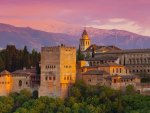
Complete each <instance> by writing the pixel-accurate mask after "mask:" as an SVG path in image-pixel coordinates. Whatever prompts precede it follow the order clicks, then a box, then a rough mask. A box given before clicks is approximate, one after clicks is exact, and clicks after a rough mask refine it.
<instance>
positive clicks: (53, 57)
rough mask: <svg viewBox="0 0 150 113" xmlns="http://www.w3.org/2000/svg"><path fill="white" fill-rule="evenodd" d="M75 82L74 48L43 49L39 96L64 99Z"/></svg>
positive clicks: (56, 47)
mask: <svg viewBox="0 0 150 113" xmlns="http://www.w3.org/2000/svg"><path fill="white" fill-rule="evenodd" d="M75 80H76V48H75V47H66V46H64V45H61V46H54V47H43V48H42V51H41V84H40V89H39V96H49V97H61V98H65V97H67V96H68V94H69V92H68V91H69V88H70V86H71V85H72V84H73V83H75Z"/></svg>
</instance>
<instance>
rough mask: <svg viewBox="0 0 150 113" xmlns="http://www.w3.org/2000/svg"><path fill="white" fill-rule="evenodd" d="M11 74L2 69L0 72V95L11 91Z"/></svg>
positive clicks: (5, 94)
mask: <svg viewBox="0 0 150 113" xmlns="http://www.w3.org/2000/svg"><path fill="white" fill-rule="evenodd" d="M12 84H13V79H12V75H11V74H10V73H9V72H8V71H7V70H4V71H2V72H1V73H0V96H7V95H9V93H10V92H11V91H12Z"/></svg>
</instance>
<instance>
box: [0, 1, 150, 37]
mask: <svg viewBox="0 0 150 113" xmlns="http://www.w3.org/2000/svg"><path fill="white" fill-rule="evenodd" d="M149 10H150V1H149V0H136V1H135V0H24V1H23V0H13V2H12V0H1V1H0V19H1V22H6V20H7V22H8V23H9V24H14V23H15V24H16V25H18V26H19V25H21V26H22V25H27V26H29V25H30V26H31V27H32V26H33V27H34V26H35V27H36V26H38V28H41V29H43V28H44V29H46V30H47V29H49V27H48V25H50V24H51V23H53V21H56V23H63V24H70V25H73V24H74V25H77V26H84V25H90V26H96V27H104V28H112V27H113V28H119V29H125V30H129V31H134V32H136V33H140V34H144V35H150V33H149V31H150V27H149V26H150V21H149V20H150V13H149ZM14 21H15V22H14ZM45 24H46V25H45ZM56 25H58V26H59V25H60V26H61V24H56ZM45 26H47V28H46V27H45Z"/></svg>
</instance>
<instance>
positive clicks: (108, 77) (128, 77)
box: [106, 75, 139, 79]
mask: <svg viewBox="0 0 150 113" xmlns="http://www.w3.org/2000/svg"><path fill="white" fill-rule="evenodd" d="M113 77H120V79H134V78H139V76H136V75H112V76H107V77H106V79H112V78H113Z"/></svg>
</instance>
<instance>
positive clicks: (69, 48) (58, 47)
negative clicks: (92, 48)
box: [42, 45, 76, 52]
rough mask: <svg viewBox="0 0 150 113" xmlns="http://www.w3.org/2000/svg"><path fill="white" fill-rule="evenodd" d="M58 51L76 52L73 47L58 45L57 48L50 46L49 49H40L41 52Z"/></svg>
mask: <svg viewBox="0 0 150 113" xmlns="http://www.w3.org/2000/svg"><path fill="white" fill-rule="evenodd" d="M60 49H63V50H66V51H72V50H76V48H75V47H73V46H65V45H58V46H51V47H42V51H47V52H48V51H49V52H50V51H51V52H53V51H59V50H60Z"/></svg>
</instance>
